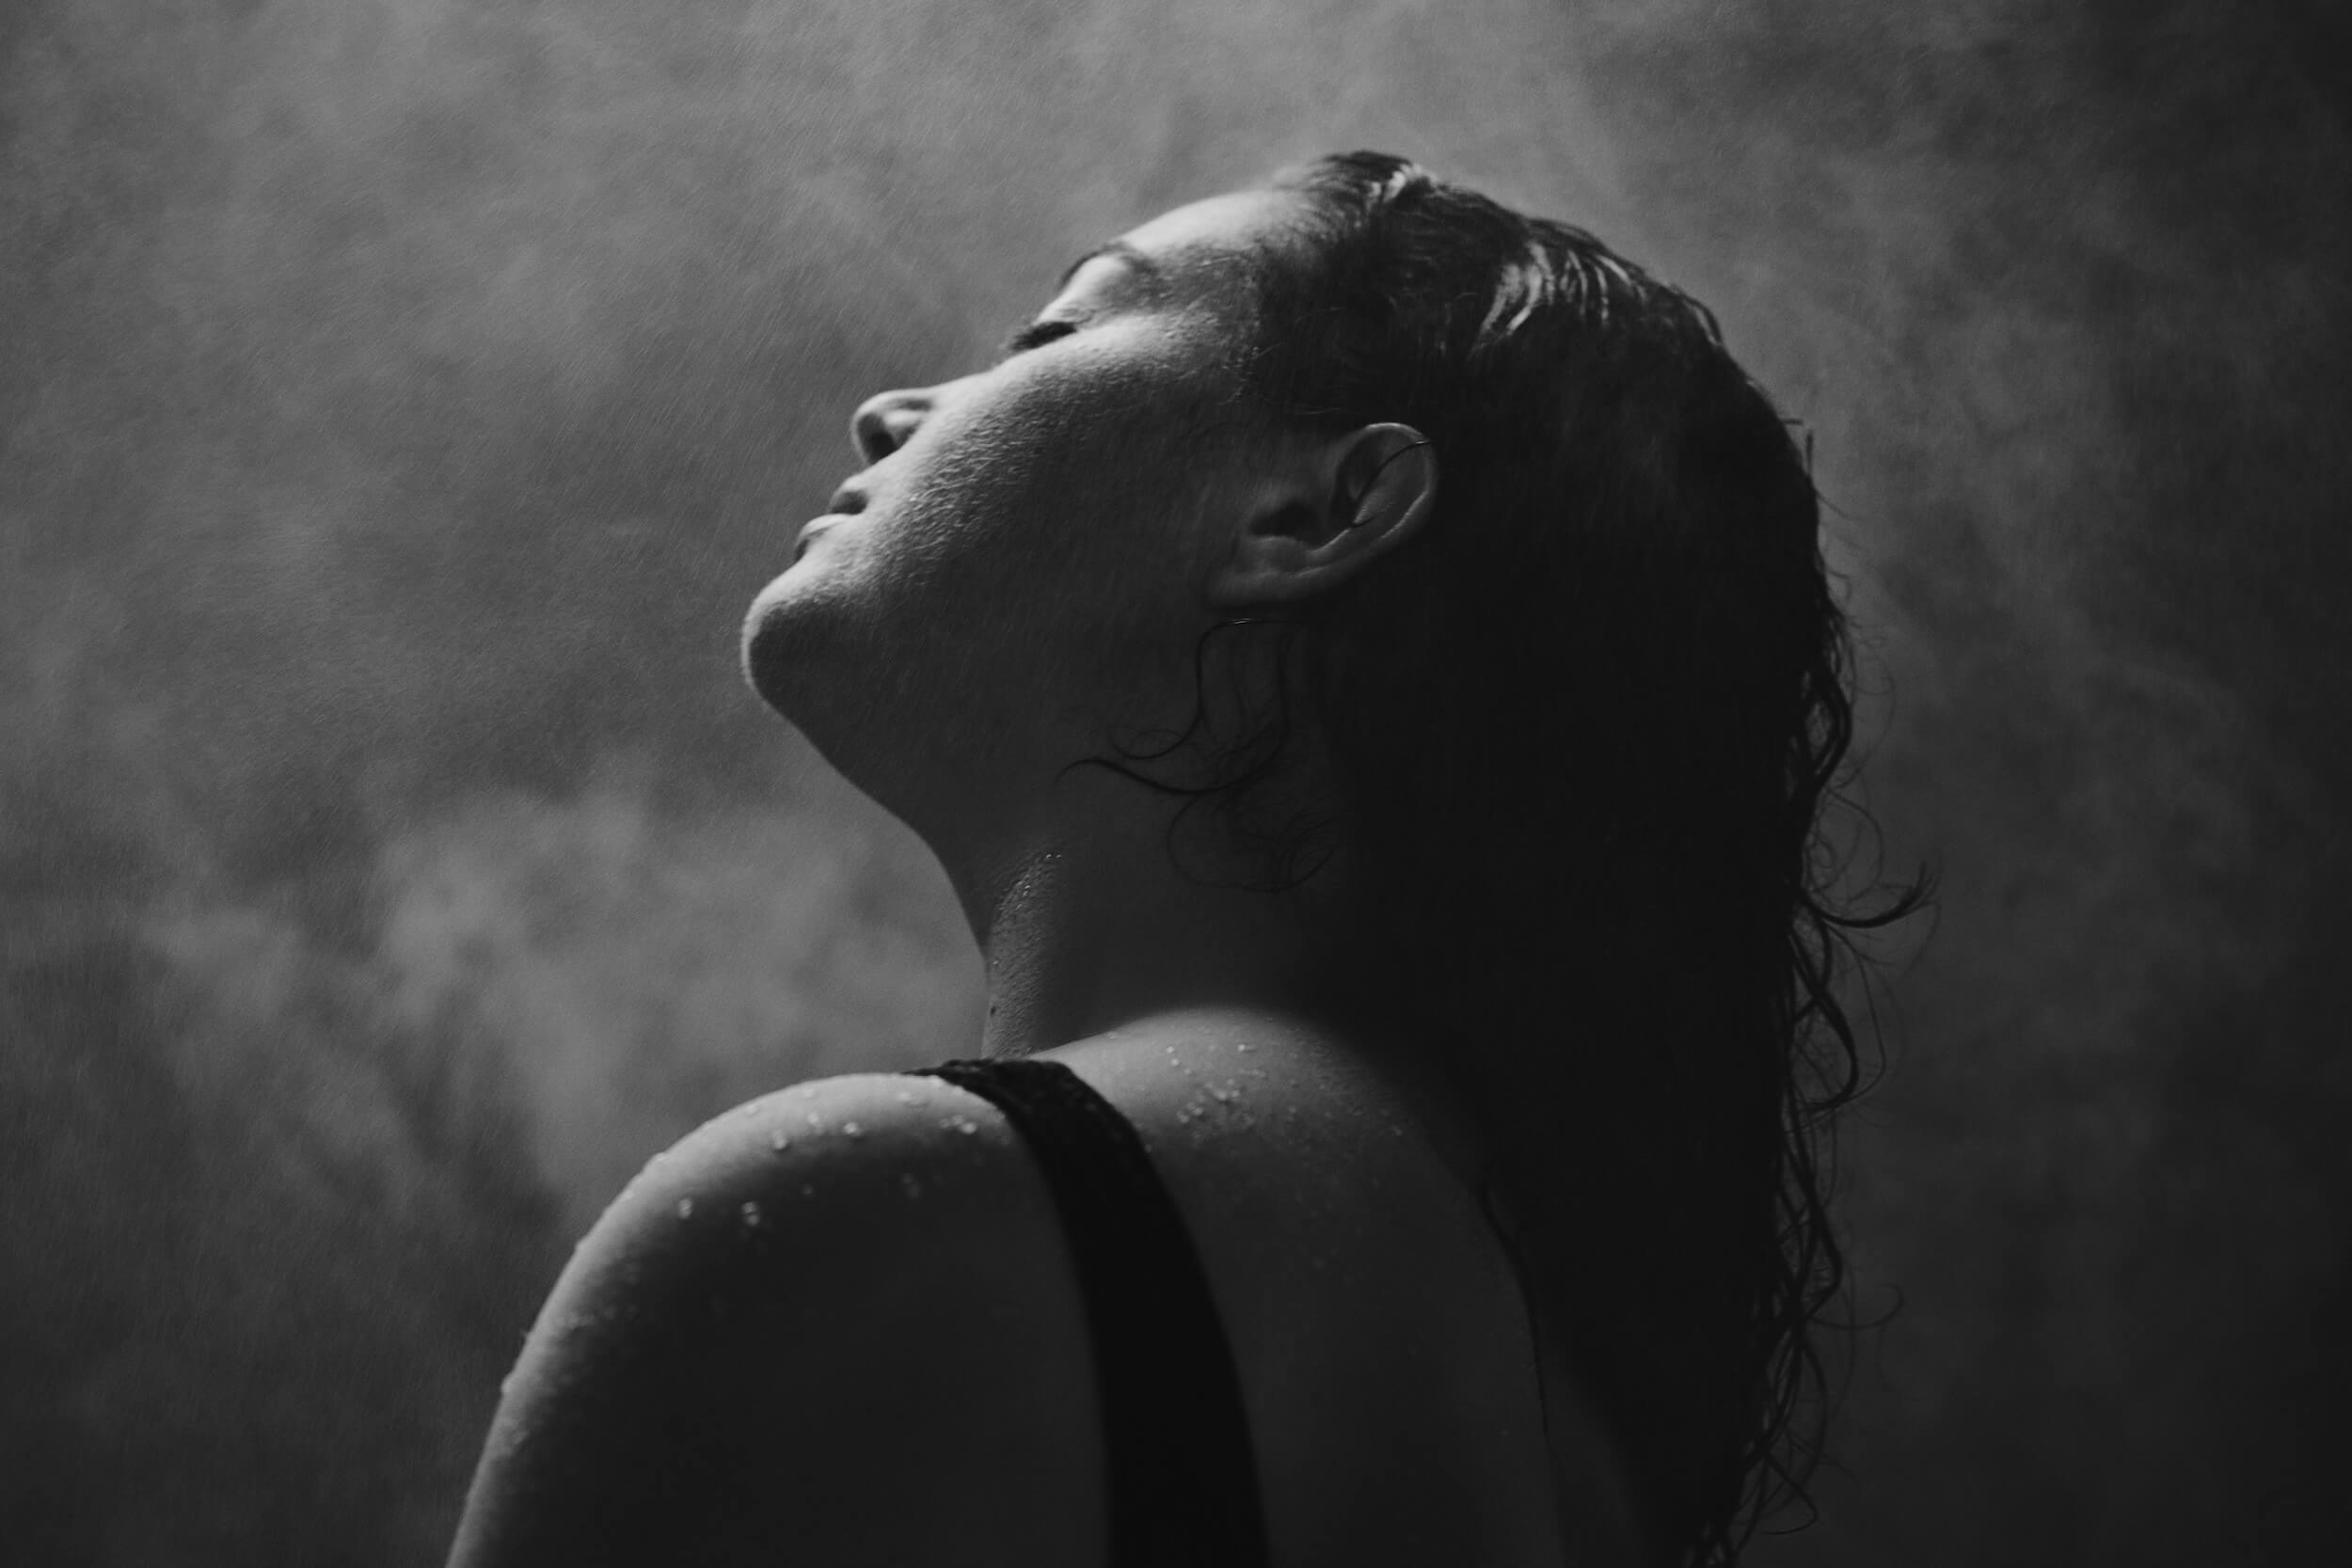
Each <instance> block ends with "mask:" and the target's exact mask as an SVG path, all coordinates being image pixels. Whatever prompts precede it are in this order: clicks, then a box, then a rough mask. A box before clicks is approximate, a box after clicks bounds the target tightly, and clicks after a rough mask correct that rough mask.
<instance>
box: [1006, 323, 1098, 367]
mask: <svg viewBox="0 0 2352 1568" xmlns="http://www.w3.org/2000/svg"><path fill="white" fill-rule="evenodd" d="M1077 330H1078V326H1077V324H1076V323H1075V322H1031V323H1030V324H1029V325H1026V326H1025V327H1023V328H1021V330H1020V331H1018V332H1015V333H1014V334H1013V335H1012V336H1011V337H1009V338H1007V339H1006V340H1005V341H1004V346H1003V347H1002V348H999V349H998V350H997V351H996V352H997V353H999V354H1001V355H1003V356H1005V357H1006V358H1008V359H1009V358H1010V357H1012V356H1014V355H1016V354H1019V353H1021V352H1022V351H1024V350H1025V349H1032V348H1036V347H1037V346H1038V345H1039V344H1041V343H1050V342H1052V341H1054V340H1055V339H1057V338H1060V337H1064V336H1066V335H1068V334H1070V333H1073V332H1075V331H1077Z"/></svg>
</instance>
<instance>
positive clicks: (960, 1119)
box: [939, 1116, 980, 1137]
mask: <svg viewBox="0 0 2352 1568" xmlns="http://www.w3.org/2000/svg"><path fill="white" fill-rule="evenodd" d="M939 1125H940V1126H942V1127H945V1128H946V1129H948V1130H949V1131H950V1132H961V1133H962V1134H963V1135H964V1136H966V1137H970V1136H971V1135H972V1134H973V1133H975V1132H978V1131H979V1130H980V1124H979V1123H978V1122H977V1121H974V1120H973V1119H972V1118H971V1117H965V1116H954V1117H948V1118H947V1119H946V1120H945V1121H943V1122H941V1123H940V1124H939Z"/></svg>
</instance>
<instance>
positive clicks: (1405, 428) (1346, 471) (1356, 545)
mask: <svg viewBox="0 0 2352 1568" xmlns="http://www.w3.org/2000/svg"><path fill="white" fill-rule="evenodd" d="M1437 499H1438V456H1437V449H1436V448H1435V447H1433V446H1431V445H1430V443H1429V439H1428V437H1426V436H1423V435H1422V433H1421V432H1420V431H1418V430H1415V429H1414V428H1413V427H1412V426H1410V425H1403V424H1369V425H1365V426H1363V427H1361V428H1360V429H1358V430H1354V431H1350V432H1349V433H1347V434H1346V435H1344V436H1331V437H1324V438H1320V439H1316V440H1312V441H1309V442H1304V443H1302V444H1300V445H1299V446H1297V447H1296V448H1295V449H1291V450H1289V451H1285V452H1284V453H1283V455H1281V456H1280V457H1279V458H1277V459H1276V460H1275V461H1274V463H1273V466H1272V467H1271V468H1270V469H1269V470H1268V471H1267V472H1265V473H1263V474H1260V475H1256V476H1253V477H1252V479H1251V480H1250V481H1249V482H1248V483H1247V484H1246V485H1245V486H1244V488H1243V491H1242V500H1241V505H1240V507H1239V508H1238V509H1237V512H1236V514H1235V515H1234V516H1233V520H1232V535H1231V538H1232V546H1231V549H1230V553H1228V554H1227V556H1226V557H1225V559H1224V560H1223V561H1222V562H1219V564H1218V565H1217V567H1216V570H1215V571H1214V572H1213V573H1211V574H1210V577H1209V582H1208V597H1209V604H1210V606H1211V608H1213V609H1216V610H1239V609H1244V608H1247V607H1248V606H1250V605H1263V604H1275V603H1279V602H1282V601H1285V600H1290V599H1303V598H1306V597H1309V596H1310V595H1311V594H1323V593H1327V592H1329V591H1330V590H1331V589H1333V588H1335V587H1337V586H1339V584H1341V583H1343V582H1344V581H1346V580H1347V579H1348V578H1351V577H1353V576H1355V574H1357V573H1358V572H1360V571H1362V570H1363V569H1364V568H1365V567H1366V566H1368V565H1370V564H1371V563H1372V562H1374V561H1375V560H1377V559H1378V558H1379V557H1380V556H1382V555H1384V554H1386V553H1387V552H1388V551H1390V550H1392V549H1394V548H1396V546H1399V545H1401V544H1403V543H1405V541H1406V540H1407V539H1409V538H1411V537H1412V536H1413V535H1414V534H1415V533H1416V532H1418V531H1420V530H1421V528H1422V526H1423V525H1424V524H1425V523H1426V522H1427V521H1428V520H1429V514H1430V511H1431V509H1432V508H1433V507H1434V506H1435V505H1436V503H1437Z"/></svg>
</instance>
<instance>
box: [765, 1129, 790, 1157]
mask: <svg viewBox="0 0 2352 1568" xmlns="http://www.w3.org/2000/svg"><path fill="white" fill-rule="evenodd" d="M768 1147H769V1148H772V1149H774V1150H775V1151H776V1152H777V1153H779V1154H781V1153H783V1152H784V1151H785V1150H786V1149H787V1148H791V1147H792V1140H791V1138H789V1137H788V1136H787V1135H786V1134H785V1133H783V1132H771V1133H769V1134H768Z"/></svg>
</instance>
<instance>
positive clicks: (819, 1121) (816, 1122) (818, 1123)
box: [808, 1111, 825, 1132]
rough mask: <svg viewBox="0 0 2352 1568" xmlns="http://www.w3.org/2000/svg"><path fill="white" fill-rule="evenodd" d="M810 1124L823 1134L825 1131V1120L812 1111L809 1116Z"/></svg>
mask: <svg viewBox="0 0 2352 1568" xmlns="http://www.w3.org/2000/svg"><path fill="white" fill-rule="evenodd" d="M808 1124H809V1125H810V1126H811V1127H814V1128H816V1129H818V1131H819V1132H821V1131H823V1130H824V1126H825V1118H824V1117H820V1116H818V1114H817V1113H816V1112H814V1111H811V1112H809V1114H808Z"/></svg>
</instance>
